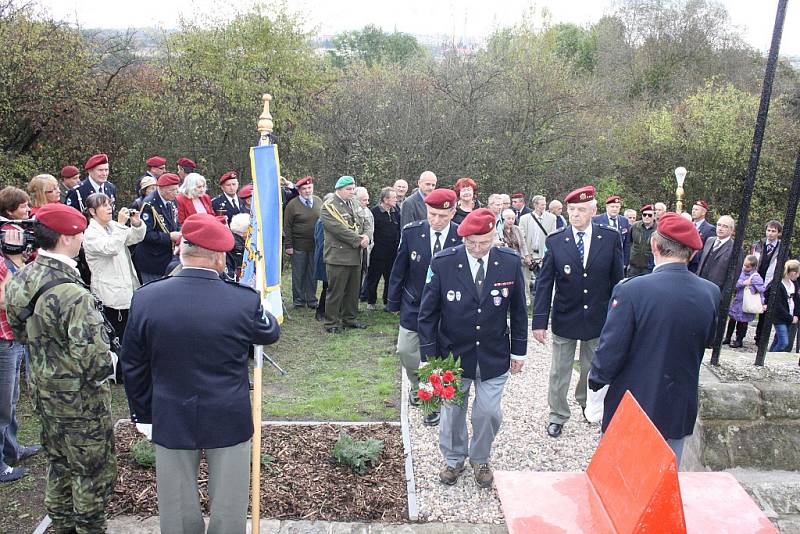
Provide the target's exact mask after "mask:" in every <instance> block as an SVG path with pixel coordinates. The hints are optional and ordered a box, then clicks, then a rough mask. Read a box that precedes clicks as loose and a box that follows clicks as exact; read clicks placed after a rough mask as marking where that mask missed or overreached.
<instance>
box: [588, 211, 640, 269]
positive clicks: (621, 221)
mask: <svg viewBox="0 0 800 534" xmlns="http://www.w3.org/2000/svg"><path fill="white" fill-rule="evenodd" d="M592 222H594V223H597V224H602V225H603V226H608V227H609V228H612V229H613V226H611V221H610V220H608V213H603V214H602V215H595V216H594V217H592ZM617 224H618V225H619V233H620V237H621V241H622V264H623V265H628V264H629V263H630V260H631V236H630V232H631V222H630V221H629V220H628V219H627V218H626V217H623V216H622V214H620V215H617Z"/></svg>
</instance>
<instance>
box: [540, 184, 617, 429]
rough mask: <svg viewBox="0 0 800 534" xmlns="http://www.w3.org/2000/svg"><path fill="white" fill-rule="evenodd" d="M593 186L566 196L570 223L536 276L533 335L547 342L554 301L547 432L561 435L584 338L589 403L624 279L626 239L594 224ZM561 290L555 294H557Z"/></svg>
mask: <svg viewBox="0 0 800 534" xmlns="http://www.w3.org/2000/svg"><path fill="white" fill-rule="evenodd" d="M594 195H595V190H594V187H592V186H587V187H582V188H580V189H576V190H575V191H573V192H572V193H570V194H569V195H567V197H566V198H565V202H566V203H567V213H568V214H569V222H570V226H568V227H566V228H564V229H563V230H557V231H556V232H554V233H552V234H550V235H549V236H548V238H547V241H545V245H546V248H547V253H546V254H545V256H544V260H543V261H542V268H541V270H540V271H539V276H538V277H537V278H536V295H535V297H534V301H533V322H532V328H533V337H534V339H536V341H538V342H539V343H542V344H544V343H545V342H546V340H547V324H548V319H550V311H551V310H550V306H551V304H550V303H551V302H552V325H551V328H552V331H553V359H552V363H551V364H550V385H549V387H548V393H547V396H548V399H547V400H548V403H549V404H550V416H549V423H548V425H547V434H548V435H549V436H550V437H553V438H557V437H559V436H560V435H561V429H562V427H563V426H564V423H566V422H567V420H568V419H569V417H570V409H569V404H567V392H568V391H569V383H570V380H571V379H572V362H573V360H574V359H575V348H576V345H577V343H578V341H579V340H580V342H581V344H580V345H581V350H580V378H579V379H578V384H577V385H576V386H575V400H577V401H578V404H580V405H581V408H582V409H585V407H586V377H587V375H588V374H589V366H590V365H591V363H592V355H593V354H594V350H595V348H596V347H597V341H598V338H599V337H600V330H602V328H603V323H604V322H605V320H606V310H607V309H608V299H609V298H611V290H612V289H613V288H614V286H615V285H616V283H617V282H619V281H620V280H621V279H622V271H623V269H622V242H621V241H620V238H619V234H618V233H617V231H616V230H614V229H612V228H609V227H607V226H600V225H599V224H596V223H593V222H592V217H593V216H594V214H595V213H596V212H597V201H596V200H595V198H594ZM554 288H555V294H554Z"/></svg>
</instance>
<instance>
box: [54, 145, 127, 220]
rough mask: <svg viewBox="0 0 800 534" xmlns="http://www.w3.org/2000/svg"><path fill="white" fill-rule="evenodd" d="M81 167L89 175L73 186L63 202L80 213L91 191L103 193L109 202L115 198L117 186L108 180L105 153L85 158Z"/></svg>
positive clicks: (83, 210) (84, 210) (82, 211)
mask: <svg viewBox="0 0 800 534" xmlns="http://www.w3.org/2000/svg"><path fill="white" fill-rule="evenodd" d="M83 168H84V169H85V170H86V172H87V173H88V174H89V176H88V177H87V178H86V179H85V180H84V181H82V182H81V183H80V184H79V185H78V186H77V187H73V188H72V189H70V191H69V192H68V193H67V197H66V200H64V203H65V204H66V205H67V206H72V207H73V208H75V209H76V210H78V211H80V212H81V213H85V212H86V207H85V206H84V202H85V201H86V199H87V198H89V195H91V194H92V193H105V195H106V196H107V197H108V198H110V199H111V204H112V205H113V204H114V200H115V199H116V198H117V188H116V186H115V185H114V184H112V183H111V182H109V181H108V173H109V167H108V156H106V155H105V154H95V155H94V156H92V157H90V158H89V159H87V160H86V163H84V164H83Z"/></svg>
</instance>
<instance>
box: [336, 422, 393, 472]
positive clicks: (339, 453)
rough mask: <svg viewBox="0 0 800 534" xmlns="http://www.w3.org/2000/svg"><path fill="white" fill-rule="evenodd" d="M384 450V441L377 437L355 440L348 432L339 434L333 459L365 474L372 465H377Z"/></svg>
mask: <svg viewBox="0 0 800 534" xmlns="http://www.w3.org/2000/svg"><path fill="white" fill-rule="evenodd" d="M382 452H383V441H381V440H377V439H363V440H354V439H353V438H352V437H350V435H349V434H347V433H346V432H342V433H341V434H339V439H338V440H337V441H336V445H334V446H333V459H334V460H336V461H337V462H339V463H340V464H344V465H348V466H350V467H351V468H352V469H353V471H355V472H356V473H358V474H359V475H363V474H364V473H365V472H366V471H367V469H368V467H369V466H370V465H373V466H374V465H375V464H376V463H377V461H378V457H379V456H380V455H381V453H382Z"/></svg>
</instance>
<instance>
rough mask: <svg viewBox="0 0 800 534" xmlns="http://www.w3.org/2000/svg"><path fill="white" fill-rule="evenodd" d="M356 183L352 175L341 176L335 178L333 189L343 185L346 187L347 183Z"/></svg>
mask: <svg viewBox="0 0 800 534" xmlns="http://www.w3.org/2000/svg"><path fill="white" fill-rule="evenodd" d="M355 183H356V179H355V178H353V177H352V176H342V177H341V178H339V179H338V180H336V185H335V186H334V189H341V188H343V187H347V186H348V185H353V184H355Z"/></svg>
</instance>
